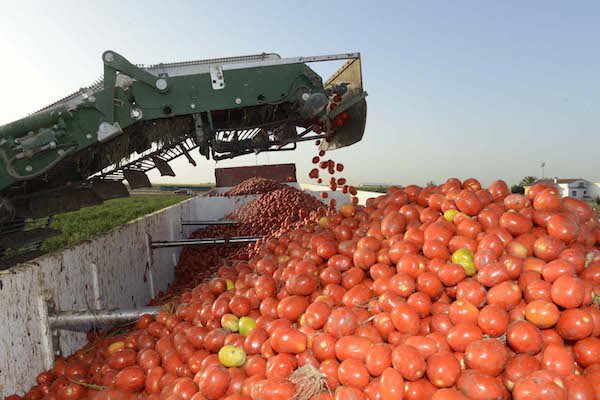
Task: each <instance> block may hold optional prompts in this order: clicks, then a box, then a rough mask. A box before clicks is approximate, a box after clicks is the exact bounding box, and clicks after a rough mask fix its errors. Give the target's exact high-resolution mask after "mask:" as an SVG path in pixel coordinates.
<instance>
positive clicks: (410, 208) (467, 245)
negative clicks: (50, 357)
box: [25, 179, 600, 400]
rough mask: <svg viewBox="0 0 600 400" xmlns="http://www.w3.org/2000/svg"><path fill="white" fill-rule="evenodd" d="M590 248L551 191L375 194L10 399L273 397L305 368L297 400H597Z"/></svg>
mask: <svg viewBox="0 0 600 400" xmlns="http://www.w3.org/2000/svg"><path fill="white" fill-rule="evenodd" d="M599 239H600V228H599V224H598V220H597V217H596V216H595V214H594V212H593V210H592V209H591V208H590V206H589V205H588V204H587V203H585V202H583V201H580V200H577V199H571V198H561V197H560V194H559V193H558V191H557V189H556V188H555V187H553V186H544V185H535V186H533V187H531V188H530V190H529V191H528V193H527V195H520V194H510V192H509V190H508V188H507V185H506V183H504V182H503V181H496V182H494V183H492V184H491V185H490V186H489V187H488V188H487V189H483V188H482V187H481V185H480V183H479V182H478V181H477V180H475V179H467V180H466V181H464V182H461V181H459V180H458V179H450V180H448V181H447V182H446V183H445V184H444V185H441V186H437V187H426V188H420V187H417V186H413V185H411V186H407V187H405V188H396V187H395V188H391V189H390V190H389V191H388V193H387V194H385V195H382V196H380V197H378V198H374V199H369V201H368V202H367V204H366V206H365V207H362V206H356V205H354V204H345V205H342V206H341V207H339V211H337V212H335V211H332V210H329V211H326V210H324V209H323V208H321V209H319V210H318V211H316V212H315V211H313V212H311V213H310V215H309V218H307V219H305V220H301V221H299V222H296V223H292V224H290V225H289V226H288V227H286V228H283V229H281V230H279V231H277V232H275V233H274V234H273V235H271V236H270V237H269V238H268V239H266V240H264V241H262V242H261V243H260V245H258V246H255V247H253V248H252V249H250V250H249V254H248V256H247V257H246V259H238V260H236V261H230V262H228V263H226V264H225V265H221V266H220V267H219V268H218V270H217V271H216V275H215V276H214V277H213V278H212V279H211V280H210V281H207V282H205V283H202V284H200V285H198V286H196V287H195V288H193V289H192V290H188V291H185V292H184V293H183V294H182V295H181V296H180V299H179V301H180V302H179V304H178V305H177V306H176V307H175V308H174V309H171V310H164V311H161V312H160V313H159V314H158V315H156V316H149V315H147V316H144V317H142V318H141V319H140V320H139V321H138V322H137V324H136V326H135V329H134V330H132V331H131V332H129V333H127V334H123V335H121V336H112V337H108V336H101V337H95V338H92V340H91V342H90V344H89V345H88V346H86V347H85V348H84V349H81V350H79V351H77V352H76V353H75V354H74V355H72V356H70V357H68V358H66V359H63V358H60V359H58V360H57V361H56V364H55V367H54V368H53V369H52V370H50V371H46V372H43V373H41V374H40V375H39V376H38V378H37V386H35V387H34V388H32V389H31V390H30V391H29V392H28V393H27V394H26V395H25V398H27V399H42V398H44V399H47V400H54V399H58V400H67V399H71V400H76V399H80V398H85V397H86V396H87V398H89V399H98V400H109V399H111V400H112V399H137V398H147V399H152V400H159V399H170V400H217V399H227V400H288V399H291V398H294V396H295V394H296V393H300V392H302V393H306V392H307V391H306V390H305V389H306V388H304V387H302V388H299V387H297V386H296V385H301V384H302V383H298V381H297V380H295V379H293V380H294V382H295V383H292V381H291V380H290V379H288V377H290V375H292V374H294V372H295V371H297V370H299V369H300V368H309V369H310V370H311V371H314V374H313V377H314V376H316V377H317V378H318V379H317V382H319V379H321V380H322V381H323V382H325V383H326V387H327V388H328V390H324V391H322V392H321V393H319V394H317V395H314V396H313V397H311V400H330V399H335V400H357V399H369V400H392V399H394V400H395V399H406V400H417V399H433V400H451V399H472V400H490V399H505V400H507V399H515V400H534V399H545V400H557V399H561V400H571V399H581V400H587V399H598V398H600V338H599V336H600V310H599V306H598V300H599V298H600V249H599V248H598V244H599ZM299 389H302V390H299ZM301 400H308V399H301Z"/></svg>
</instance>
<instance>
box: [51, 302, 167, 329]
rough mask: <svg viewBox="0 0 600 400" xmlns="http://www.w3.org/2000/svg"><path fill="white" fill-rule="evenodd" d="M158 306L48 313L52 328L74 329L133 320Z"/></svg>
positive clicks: (156, 309)
mask: <svg viewBox="0 0 600 400" xmlns="http://www.w3.org/2000/svg"><path fill="white" fill-rule="evenodd" d="M159 311H160V307H139V308H123V309H117V310H90V311H59V312H55V313H53V314H49V315H48V322H49V324H50V327H51V328H52V329H66V330H74V329H77V328H81V327H87V326H90V325H110V324H118V323H124V322H131V321H135V320H136V319H138V318H139V317H141V316H142V315H144V314H156V313H157V312H159Z"/></svg>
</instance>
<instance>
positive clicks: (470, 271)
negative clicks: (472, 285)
mask: <svg viewBox="0 0 600 400" xmlns="http://www.w3.org/2000/svg"><path fill="white" fill-rule="evenodd" d="M460 265H462V267H463V268H464V270H465V272H466V273H467V276H473V275H475V274H476V273H477V268H475V263H474V262H473V261H472V260H464V261H463V262H462V263H460Z"/></svg>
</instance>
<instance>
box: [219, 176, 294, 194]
mask: <svg viewBox="0 0 600 400" xmlns="http://www.w3.org/2000/svg"><path fill="white" fill-rule="evenodd" d="M285 187H286V186H285V185H284V184H282V183H279V182H276V181H274V180H272V179H267V178H261V177H253V178H248V179H246V180H245V181H243V182H240V183H239V184H238V185H236V186H235V187H233V188H231V189H230V190H228V191H227V192H224V193H223V194H222V195H221V196H244V195H249V194H263V193H268V192H272V191H274V190H277V189H283V188H285Z"/></svg>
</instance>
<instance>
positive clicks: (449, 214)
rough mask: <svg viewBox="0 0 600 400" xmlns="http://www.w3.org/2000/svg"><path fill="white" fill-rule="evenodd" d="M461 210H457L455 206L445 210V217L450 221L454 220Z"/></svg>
mask: <svg viewBox="0 0 600 400" xmlns="http://www.w3.org/2000/svg"><path fill="white" fill-rule="evenodd" d="M459 212H460V211H458V210H455V209H454V208H450V209H449V210H446V211H444V219H445V220H446V221H448V222H452V221H454V217H456V216H457V215H458V213H459Z"/></svg>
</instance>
